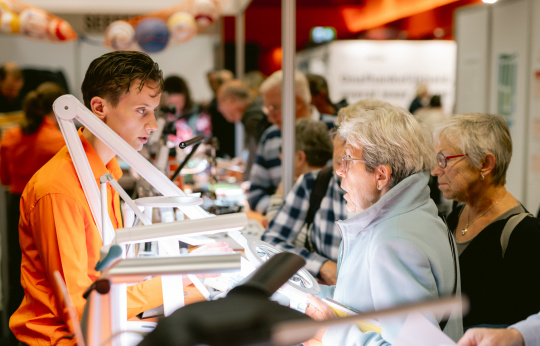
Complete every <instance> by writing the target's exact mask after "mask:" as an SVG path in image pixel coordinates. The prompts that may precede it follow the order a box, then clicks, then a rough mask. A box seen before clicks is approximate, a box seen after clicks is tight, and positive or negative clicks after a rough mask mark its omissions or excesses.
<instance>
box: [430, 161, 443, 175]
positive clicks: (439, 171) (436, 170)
mask: <svg viewBox="0 0 540 346" xmlns="http://www.w3.org/2000/svg"><path fill="white" fill-rule="evenodd" d="M443 172H444V170H443V169H442V168H441V166H439V164H435V167H434V168H433V169H432V170H431V175H432V176H434V177H435V176H437V177H438V176H439V175H441V174H442V173H443Z"/></svg>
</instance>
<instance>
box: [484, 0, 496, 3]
mask: <svg viewBox="0 0 540 346" xmlns="http://www.w3.org/2000/svg"><path fill="white" fill-rule="evenodd" d="M482 2H483V3H484V4H494V3H496V2H497V0H482Z"/></svg>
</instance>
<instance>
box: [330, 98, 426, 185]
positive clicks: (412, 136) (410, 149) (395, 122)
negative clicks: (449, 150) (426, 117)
mask: <svg viewBox="0 0 540 346" xmlns="http://www.w3.org/2000/svg"><path fill="white" fill-rule="evenodd" d="M376 101H377V100H371V101H369V102H367V106H365V107H362V106H360V105H358V104H353V105H350V106H348V107H346V108H345V110H343V111H340V114H342V117H341V120H342V122H341V124H340V127H339V129H338V134H339V135H340V137H341V138H343V139H345V140H346V141H347V144H348V145H350V146H353V147H355V148H357V149H358V148H360V147H361V148H362V158H363V159H364V160H365V161H366V162H365V167H366V170H367V171H368V172H373V171H374V170H375V168H377V167H378V166H379V165H388V166H390V169H391V172H392V173H391V176H390V187H394V186H395V185H397V184H398V183H399V182H401V181H402V180H403V179H405V178H407V177H408V176H410V175H412V174H415V173H418V172H421V171H430V170H431V169H432V168H433V167H434V166H435V153H434V150H433V143H432V138H431V134H430V133H429V131H428V129H427V128H426V127H424V126H422V125H420V124H419V123H418V121H417V120H416V119H415V118H414V116H413V115H412V114H411V113H409V112H408V111H406V110H405V109H403V108H401V107H397V106H394V105H391V104H389V103H386V102H382V101H378V102H380V103H379V104H378V103H377V102H376Z"/></svg>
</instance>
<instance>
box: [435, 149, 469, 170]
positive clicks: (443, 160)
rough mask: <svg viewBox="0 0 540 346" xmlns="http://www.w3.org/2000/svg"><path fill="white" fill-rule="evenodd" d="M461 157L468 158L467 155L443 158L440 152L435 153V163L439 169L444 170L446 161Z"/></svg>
mask: <svg viewBox="0 0 540 346" xmlns="http://www.w3.org/2000/svg"><path fill="white" fill-rule="evenodd" d="M463 156H469V154H461V155H452V156H445V155H444V154H443V153H442V152H441V151H439V152H438V153H437V163H438V164H439V167H441V168H446V166H447V165H448V161H450V160H452V159H457V158H458V157H463Z"/></svg>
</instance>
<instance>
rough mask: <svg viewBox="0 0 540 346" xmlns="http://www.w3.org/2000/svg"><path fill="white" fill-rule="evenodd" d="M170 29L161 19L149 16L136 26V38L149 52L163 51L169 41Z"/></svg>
mask: <svg viewBox="0 0 540 346" xmlns="http://www.w3.org/2000/svg"><path fill="white" fill-rule="evenodd" d="M169 36H170V35H169V30H168V29H167V25H166V24H165V22H163V21H162V20H161V19H157V18H148V19H143V20H141V21H140V22H139V24H138V25H137V27H136V28H135V40H137V43H139V46H141V48H142V49H143V50H144V51H145V52H147V53H157V52H161V51H162V50H163V49H164V48H165V47H166V46H167V43H168V42H169Z"/></svg>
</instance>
